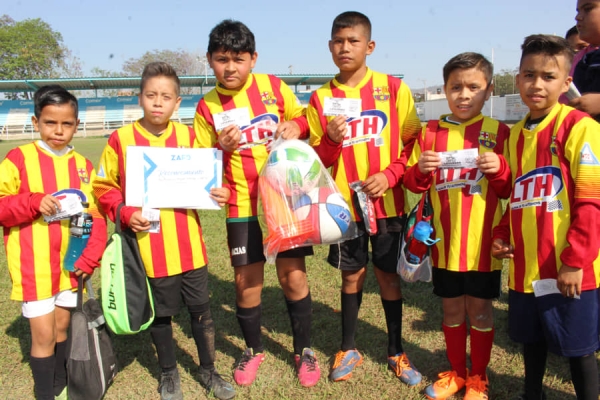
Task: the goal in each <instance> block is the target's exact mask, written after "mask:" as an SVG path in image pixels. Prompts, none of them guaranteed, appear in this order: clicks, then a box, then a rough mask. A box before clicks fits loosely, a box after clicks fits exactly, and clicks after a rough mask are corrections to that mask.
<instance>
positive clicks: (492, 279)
mask: <svg viewBox="0 0 600 400" xmlns="http://www.w3.org/2000/svg"><path fill="white" fill-rule="evenodd" d="M501 279H502V271H500V270H498V271H491V272H479V271H468V272H458V271H448V270H446V269H442V268H433V277H432V281H433V293H434V294H435V295H437V296H440V297H444V298H447V299H451V298H454V297H460V296H463V295H467V296H471V297H476V298H478V299H495V298H498V297H500V282H501Z"/></svg>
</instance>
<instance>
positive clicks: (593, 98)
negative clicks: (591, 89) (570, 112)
mask: <svg viewBox="0 0 600 400" xmlns="http://www.w3.org/2000/svg"><path fill="white" fill-rule="evenodd" d="M569 105H570V106H571V107H575V108H576V109H578V110H581V111H584V112H586V113H588V114H590V115H591V116H592V117H595V116H596V115H598V114H600V93H586V94H584V95H583V96H581V97H578V98H576V99H573V100H571V101H570V102H569Z"/></svg>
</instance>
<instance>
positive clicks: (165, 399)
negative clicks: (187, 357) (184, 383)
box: [158, 368, 183, 400]
mask: <svg viewBox="0 0 600 400" xmlns="http://www.w3.org/2000/svg"><path fill="white" fill-rule="evenodd" d="M158 393H160V400H183V393H182V392H181V380H180V379H179V371H178V370H177V368H175V369H173V370H171V371H168V372H163V373H162V374H160V385H158Z"/></svg>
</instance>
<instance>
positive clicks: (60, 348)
mask: <svg viewBox="0 0 600 400" xmlns="http://www.w3.org/2000/svg"><path fill="white" fill-rule="evenodd" d="M66 353H67V341H66V340H65V341H64V342H60V343H56V347H55V348H54V357H55V364H54V395H55V396H58V395H60V394H61V393H62V391H63V390H64V388H65V386H67V358H66V356H65V355H66Z"/></svg>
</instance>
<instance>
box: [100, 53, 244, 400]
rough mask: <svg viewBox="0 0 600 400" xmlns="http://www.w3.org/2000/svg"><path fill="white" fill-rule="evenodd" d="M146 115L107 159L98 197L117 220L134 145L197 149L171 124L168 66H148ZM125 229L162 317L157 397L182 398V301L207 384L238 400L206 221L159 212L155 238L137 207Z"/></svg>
mask: <svg viewBox="0 0 600 400" xmlns="http://www.w3.org/2000/svg"><path fill="white" fill-rule="evenodd" d="M139 97H140V99H139V101H140V106H141V107H142V109H143V111H144V116H143V117H142V118H141V119H139V120H138V121H136V122H134V123H133V124H130V125H126V126H124V127H122V128H120V129H119V130H117V131H115V132H113V133H112V135H111V136H110V137H109V139H108V143H107V145H106V147H105V148H104V151H103V153H102V156H101V158H100V166H99V168H98V175H97V177H96V179H95V180H94V183H93V186H94V193H95V194H96V195H97V197H98V201H99V203H100V205H101V206H102V208H103V209H104V211H105V212H106V214H107V215H108V216H109V218H110V219H111V220H113V221H114V220H115V218H116V212H117V208H118V207H119V205H120V204H121V203H124V202H125V191H126V183H127V182H126V177H127V174H126V171H125V166H126V165H127V147H128V146H152V147H173V148H191V147H194V145H195V139H196V135H195V133H194V130H193V129H191V128H189V127H187V126H185V125H182V124H179V123H177V122H173V121H171V120H170V118H171V115H172V114H173V112H175V111H176V110H177V108H178V107H179V103H180V102H181V97H180V96H179V78H178V77H177V74H176V73H175V70H174V69H173V68H172V67H171V66H170V65H169V64H167V63H164V62H154V63H150V64H148V65H146V67H145V68H144V72H143V73H142V82H141V85H140V95H139ZM228 194H229V190H228V189H226V188H220V189H212V190H211V197H213V199H214V200H215V201H217V202H221V201H223V198H227V197H228ZM121 223H122V224H123V225H124V226H127V227H129V228H131V229H132V230H133V231H134V232H136V236H137V240H138V244H139V248H140V255H141V257H142V261H143V262H144V267H145V269H146V274H147V275H148V278H149V281H150V286H151V287H152V295H153V296H154V305H155V314H156V316H155V318H154V322H153V323H152V325H151V327H150V334H151V336H152V340H153V342H154V345H155V347H156V352H157V354H158V363H159V365H160V367H161V378H160V385H159V388H158V391H159V392H160V396H161V399H163V400H177V399H182V398H183V394H182V392H181V385H180V378H179V372H178V370H177V361H176V359H175V348H174V343H173V330H172V327H171V319H172V316H173V315H176V314H177V313H179V309H180V306H181V304H180V303H181V299H183V301H184V303H185V305H186V307H187V309H188V312H189V313H190V317H191V330H192V336H193V337H194V341H195V342H196V347H197V349H198V356H199V359H200V368H199V374H198V379H199V381H200V383H201V384H202V386H204V387H205V388H206V389H207V390H209V391H212V392H213V393H214V395H215V397H217V398H219V399H230V398H233V397H234V396H235V390H234V388H233V386H232V385H231V384H230V383H228V382H226V381H225V380H223V378H221V376H220V375H219V374H218V373H217V372H216V370H215V366H214V363H215V327H214V322H213V319H212V316H211V312H210V303H209V293H208V265H207V264H208V260H207V255H206V246H205V244H204V238H203V236H202V228H201V226H200V218H199V216H198V213H197V212H196V210H192V209H173V208H162V209H160V231H159V232H148V230H149V229H150V221H148V220H147V219H146V218H145V217H143V216H142V212H141V210H140V209H139V208H137V207H131V206H124V207H122V209H121Z"/></svg>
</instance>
